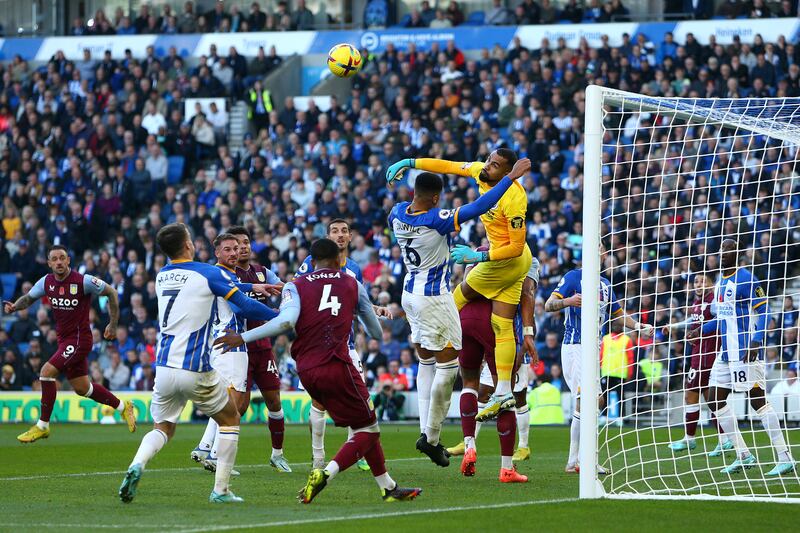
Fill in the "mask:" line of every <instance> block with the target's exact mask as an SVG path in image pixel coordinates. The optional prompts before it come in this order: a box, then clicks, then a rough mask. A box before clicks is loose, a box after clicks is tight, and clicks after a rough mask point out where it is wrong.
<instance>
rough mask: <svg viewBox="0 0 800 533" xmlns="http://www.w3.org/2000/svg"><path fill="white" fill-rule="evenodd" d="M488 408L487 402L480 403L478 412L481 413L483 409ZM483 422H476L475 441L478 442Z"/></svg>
mask: <svg viewBox="0 0 800 533" xmlns="http://www.w3.org/2000/svg"><path fill="white" fill-rule="evenodd" d="M484 407H486V402H478V412H479V413H480V412H481V410H483V408H484ZM482 425H483V422H478V421H477V420H476V421H475V440H478V433H480V432H481V426H482Z"/></svg>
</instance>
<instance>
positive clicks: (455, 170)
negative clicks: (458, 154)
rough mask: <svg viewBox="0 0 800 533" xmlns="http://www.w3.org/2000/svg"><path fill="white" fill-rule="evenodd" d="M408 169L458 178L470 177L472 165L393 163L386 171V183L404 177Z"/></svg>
mask: <svg viewBox="0 0 800 533" xmlns="http://www.w3.org/2000/svg"><path fill="white" fill-rule="evenodd" d="M408 168H418V169H420V170H427V171H428V172H437V173H439V174H456V175H458V176H465V177H470V176H471V174H470V171H469V168H470V163H463V162H461V163H458V162H455V161H445V160H444V159H431V158H421V159H401V160H400V161H398V162H396V163H393V164H392V165H391V166H389V168H388V169H387V170H386V181H387V182H388V183H392V182H393V181H396V180H399V179H400V178H402V177H403V173H404V172H405V171H406V169H408Z"/></svg>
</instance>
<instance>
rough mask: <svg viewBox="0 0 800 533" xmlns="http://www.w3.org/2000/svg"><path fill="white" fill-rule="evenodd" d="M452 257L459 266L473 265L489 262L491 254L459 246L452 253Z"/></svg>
mask: <svg viewBox="0 0 800 533" xmlns="http://www.w3.org/2000/svg"><path fill="white" fill-rule="evenodd" d="M450 257H451V258H452V259H453V261H455V262H456V263H458V264H459V265H472V264H475V263H483V262H485V261H488V260H489V252H479V251H477V250H473V249H472V248H470V247H469V246H465V245H463V244H457V245H456V247H455V248H453V249H452V250H451V251H450Z"/></svg>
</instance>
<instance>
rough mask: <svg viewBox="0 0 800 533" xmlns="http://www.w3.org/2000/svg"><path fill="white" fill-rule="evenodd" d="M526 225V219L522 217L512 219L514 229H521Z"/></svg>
mask: <svg viewBox="0 0 800 533" xmlns="http://www.w3.org/2000/svg"><path fill="white" fill-rule="evenodd" d="M524 225H525V219H524V218H522V217H514V218H512V219H511V227H512V228H514V229H520V228H521V227H522V226H524Z"/></svg>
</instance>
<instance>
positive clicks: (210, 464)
mask: <svg viewBox="0 0 800 533" xmlns="http://www.w3.org/2000/svg"><path fill="white" fill-rule="evenodd" d="M203 468H205V469H206V470H208V471H209V472H216V471H217V458H216V457H209V458H207V459H206V460H205V461H203ZM231 475H232V476H234V477H236V476H238V475H239V471H238V470H236V469H235V468H231Z"/></svg>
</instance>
